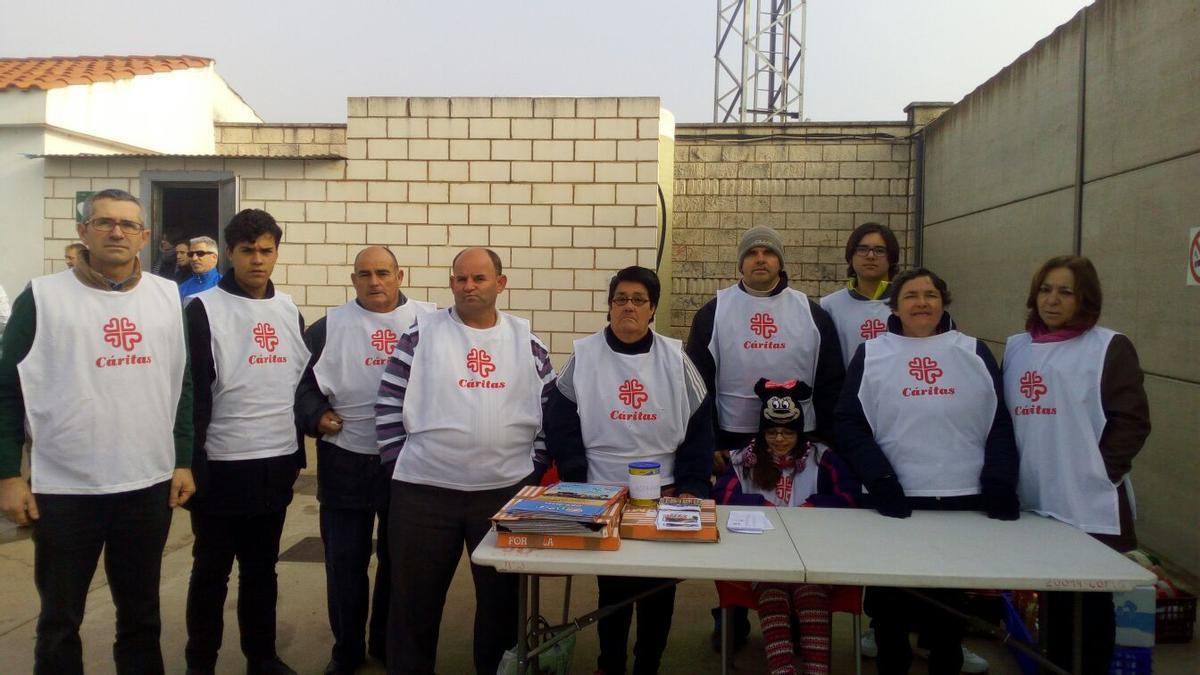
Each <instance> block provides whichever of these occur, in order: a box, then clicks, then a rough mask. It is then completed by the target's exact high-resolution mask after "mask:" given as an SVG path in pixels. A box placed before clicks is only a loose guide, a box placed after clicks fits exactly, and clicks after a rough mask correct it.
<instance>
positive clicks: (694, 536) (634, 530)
mask: <svg viewBox="0 0 1200 675" xmlns="http://www.w3.org/2000/svg"><path fill="white" fill-rule="evenodd" d="M655 514H656V509H655V508H654V507H653V506H634V505H633V504H628V505H626V506H625V512H624V513H623V514H621V527H620V531H621V536H622V537H624V538H626V539H647V540H650V541H698V542H709V543H712V542H716V541H719V540H720V539H721V531H720V530H719V529H718V528H717V503H716V502H715V501H713V500H711V499H703V500H701V502H700V529H699V530H695V531H692V532H687V531H680V530H660V529H658V527H657V526H656V525H655V524H654V519H655Z"/></svg>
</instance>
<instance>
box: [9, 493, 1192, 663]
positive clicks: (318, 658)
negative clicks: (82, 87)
mask: <svg viewBox="0 0 1200 675" xmlns="http://www.w3.org/2000/svg"><path fill="white" fill-rule="evenodd" d="M297 488H298V491H297V495H296V499H295V501H294V502H293V503H292V506H291V508H290V509H289V512H288V517H287V523H286V525H285V528H284V532H283V541H282V546H281V550H283V551H285V552H286V551H288V550H289V549H291V548H292V547H293V546H295V545H296V544H298V543H300V542H302V541H304V540H305V539H307V538H310V537H316V536H317V502H316V496H315V494H316V491H315V485H314V479H313V477H312V476H301V478H300V481H299V482H298V484H297ZM191 543H192V535H191V532H190V529H189V526H188V518H187V515H186V513H184V512H179V513H177V514H176V516H175V519H174V521H173V522H172V525H171V534H170V537H169V539H168V542H167V548H166V551H165V552H164V554H163V571H162V618H163V635H162V646H163V654H164V656H165V658H166V663H167V672H168V673H182V672H183V671H184V658H183V647H184V643H185V641H186V637H187V636H186V630H185V627H184V603H185V599H186V596H187V583H188V574H189V573H190V571H191V566H192V561H191ZM301 548H306V547H301ZM310 550H311V549H310ZM235 569H236V567H235ZM278 572H279V590H280V598H279V630H278V649H279V654H280V656H281V657H282V658H283V659H284V660H285V661H286V662H287V663H289V664H290V665H291V666H292V667H293V668H295V669H296V670H297V671H298V672H300V673H305V674H308V673H320V672H321V671H322V668H323V667H324V665H325V663H326V661H327V660H328V658H329V649H330V647H331V645H332V638H331V636H330V633H329V627H328V623H327V619H326V614H325V573H324V566H323V565H322V564H320V563H319V562H288V561H281V562H280V563H279V567H278ZM235 576H236V572H235ZM0 580H2V581H0V607H2V608H3V610H0V672H2V673H5V674H9V673H28V672H31V671H32V667H33V640H34V628H35V624H36V621H37V614H38V597H37V593H36V591H35V590H34V586H33V543H32V541H31V540H30V538H29V530H28V529H26V528H17V527H15V526H13V525H12V524H11V523H8V522H7V521H3V524H2V525H0ZM236 588H237V584H236V579H231V581H230V589H231V590H230V594H229V599H228V601H227V603H226V611H225V640H224V648H223V649H222V651H221V658H220V661H219V663H218V667H217V672H219V673H240V672H244V669H245V662H244V660H243V659H242V657H241V653H240V651H239V649H238V633H237V618H236V614H235V612H236V602H237V593H236ZM562 588H563V580H562V579H550V580H547V581H546V582H545V583H544V584H543V613H544V614H546V615H547V617H548V618H550V619H552V620H556V619H558V618H561V615H560V612H561V608H562ZM715 598H716V595H715V591H714V589H713V585H712V583H711V582H702V581H687V582H684V583H683V584H681V585H680V587H679V591H678V595H677V599H676V606H675V618H674V623H673V625H672V630H671V641H670V645H669V646H668V648H667V652H666V654H665V655H664V658H663V672H667V673H696V674H701V673H718V672H720V661H719V658H718V656H717V655H716V654H714V653H713V652H712V651H711V650H710V648H709V643H708V637H709V631H710V630H711V629H712V620H711V617H710V616H709V608H710V607H712V606H713V605H714V603H715ZM595 599H596V583H595V578H593V577H576V578H575V582H574V588H573V590H572V594H571V613H572V616H578V615H581V614H584V613H587V612H589V611H591V610H593V609H595ZM473 612H474V601H473V595H472V589H471V581H470V573H469V571H468V570H467V556H466V553H465V552H464V555H463V558H462V561H461V563H460V566H459V570H458V574H457V576H456V577H455V581H454V585H453V586H452V588H451V591H450V597H449V599H448V601H447V604H446V612H445V615H444V616H443V620H442V630H441V644H440V646H439V649H438V671H439V672H441V673H468V672H471V669H472V667H471V625H472V616H473ZM752 621H754V623H755V630H754V633H753V635H752V636H751V641H750V644H749V645H747V646H746V648H745V649H744V650H743V651H742V652H740V653H739V654H738V655H737V656H736V659H735V662H734V665H735V668H736V670H737V671H738V672H743V673H760V672H765V658H764V657H763V653H762V641H761V637H760V635H759V633H758V627H757V621H756V620H752ZM114 626H115V617H114V611H113V604H112V600H111V598H110V596H109V591H108V588H107V584H106V581H105V579H104V572H103V566H101V568H100V570H98V571H97V574H96V578H95V579H94V580H93V582H92V587H91V593H90V595H89V597H88V609H87V616H86V618H85V620H84V624H83V630H82V635H83V649H84V661H85V664H86V668H87V672H88V673H97V674H99V673H110V672H113V664H112V657H111V644H112V640H113V635H114ZM833 631H834V648H833V672H835V673H853V672H854V664H853V643H852V642H851V635H852V629H851V623H850V618H849V616H848V615H845V614H838V615H835V618H834V626H833ZM968 644H969V646H970V647H971V649H974V650H975V651H976V652H978V653H979V654H981V655H983V656H984V657H985V658H987V659H988V660H989V661H990V662H991V664H992V667H991V670H990V672H991V673H994V674H997V675H1000V674H1007V673H1014V674H1015V673H1019V670H1018V669H1017V667H1016V664H1015V662H1014V661H1013V659H1012V657H1010V656H1009V655H1008V653H1007V651H1006V650H1005V649H1004V647H1002V646H1001V645H999V644H998V643H995V642H990V641H987V640H983V639H976V638H971V639H969V640H968ZM1198 645H1200V643H1197V642H1193V643H1191V644H1188V645H1163V646H1160V647H1157V648H1155V650H1154V670H1155V672H1156V673H1163V674H1171V673H1194V672H1200V646H1198ZM631 646H632V645H631ZM597 649H598V648H597V639H596V631H595V628H594V627H593V628H588V629H585V630H584V631H583V632H581V633H580V634H579V637H578V642H577V645H576V649H575V656H574V661H573V664H574V665H573V668H572V672H573V673H591V672H592V671H593V670H594V668H595V662H596V661H595V659H596V653H597ZM919 664H920V662H918V665H917V666H916V667H914V669H913V670H914V672H923V670H924V669H923V668H922V667H920V665H919ZM631 665H632V664H631ZM382 672H384V671H383V667H382V666H381V665H380V664H377V663H368V665H366V666H364V667H363V668H362V669H360V670H359V673H360V674H362V673H382ZM863 672H864V673H866V674H868V675H873V674H874V673H875V668H874V664H873V662H872V661H870V660H867V661H865V662H864V667H863Z"/></svg>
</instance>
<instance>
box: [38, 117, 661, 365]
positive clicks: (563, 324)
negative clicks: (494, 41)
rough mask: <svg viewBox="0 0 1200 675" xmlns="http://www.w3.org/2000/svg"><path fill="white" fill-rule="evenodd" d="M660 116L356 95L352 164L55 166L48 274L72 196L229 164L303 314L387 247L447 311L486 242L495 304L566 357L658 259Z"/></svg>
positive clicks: (99, 161)
mask: <svg viewBox="0 0 1200 675" xmlns="http://www.w3.org/2000/svg"><path fill="white" fill-rule="evenodd" d="M659 116H660V110H659V100H658V99H657V98H578V99H576V98H352V99H350V101H349V116H348V124H347V125H346V127H345V156H346V158H347V159H345V160H312V159H309V160H303V159H283V158H279V159H271V158H269V157H267V158H263V159H233V158H219V157H218V158H169V157H164V158H149V159H115V158H114V159H103V158H76V159H55V158H50V159H47V160H46V176H47V181H46V193H45V194H46V203H45V204H46V205H45V213H46V221H45V222H46V247H45V258H46V269H47V271H51V270H54V269H61V267H62V263H61V262H60V261H61V258H62V246H63V245H65V244H67V243H69V242H70V241H73V240H74V238H75V224H74V219H73V212H72V209H73V207H74V201H73V199H74V195H75V191H76V190H93V189H100V188H103V187H119V188H122V189H126V190H129V191H130V192H132V193H134V194H137V193H138V192H139V189H140V185H139V182H140V181H139V175H140V172H141V171H143V170H164V171H165V170H171V171H180V170H196V171H232V172H234V173H235V174H237V175H238V176H239V177H240V178H241V203H240V207H241V208H261V209H265V210H267V211H269V212H271V213H272V214H273V215H274V216H275V218H276V219H277V220H278V221H279V222H280V224H281V226H282V227H283V230H284V237H283V244H282V246H281V247H280V258H279V263H278V266H277V267H276V272H275V274H274V276H273V278H274V280H275V283H276V284H277V285H278V286H279V287H280V289H281V290H283V291H285V292H287V293H289V294H291V295H292V296H293V298H295V300H296V303H297V304H298V305H300V307H301V311H302V312H303V313H304V315H305V318H306V320H308V321H310V322H311V321H313V320H315V319H317V318H319V317H321V316H323V315H324V313H325V310H326V309H327V308H328V307H331V306H334V305H338V304H341V303H343V302H346V301H347V300H348V299H351V298H353V297H354V291H353V288H352V287H351V286H350V273H351V270H352V265H353V261H354V256H355V254H356V253H357V252H358V251H359V250H360V249H361V248H363V247H364V246H366V245H368V244H384V245H387V246H389V247H391V249H392V251H393V252H394V253H395V254H396V257H397V258H398V259H399V261H400V265H401V267H402V269H403V270H404V272H405V280H404V284H403V287H404V292H405V293H406V294H408V295H409V296H411V297H414V298H417V299H428V300H432V301H435V302H437V303H438V304H439V305H440V306H446V305H448V304H450V303H451V302H452V298H451V296H450V292H449V290H448V288H447V284H448V280H449V268H450V260H451V258H452V257H453V255H454V254H455V253H457V252H458V251H459V250H461V249H462V248H464V247H467V246H489V247H491V248H493V249H494V250H496V252H497V253H498V254H499V255H500V258H501V260H502V261H503V263H504V266H505V270H504V271H505V274H507V276H508V290H507V292H505V293H504V294H502V295H501V296H500V300H499V304H500V306H501V308H502V309H506V310H508V311H511V312H512V313H514V314H517V315H520V316H524V317H526V318H528V319H530V320H531V321H532V323H533V329H534V331H535V332H536V333H537V334H538V335H539V336H540V337H541V338H542V339H543V340H544V341H545V342H546V344H547V345H548V346H549V347H550V349H551V352H552V356H553V358H554V360H555V362H556V363H557V364H561V363H562V362H563V361H564V360H565V358H566V356H567V355H568V354H569V353H570V352H571V348H572V344H571V343H572V341H573V340H574V339H576V338H579V337H582V336H584V335H586V334H588V333H591V332H593V331H595V330H597V329H599V328H601V327H602V326H603V325H604V324H605V322H606V320H605V310H606V290H607V284H608V279H609V277H610V276H611V275H612V273H613V272H614V271H616V270H617V269H620V268H621V267H625V266H627V265H632V264H642V265H646V266H649V267H653V266H654V262H655V254H656V247H657V243H658V242H657V233H658V229H657V219H658V215H657V208H658V207H657V173H658V159H659V157H658V152H659V141H658V133H659ZM219 129H220V133H221V138H222V139H226V138H230V136H229V134H231V133H232V134H234V137H235V138H243V137H244V135H245V132H247V131H248V132H249V133H250V139H251V144H252V145H253V144H254V141H255V138H256V137H255V135H254V134H256V133H257V134H259V135H258V137H257V139H258V140H259V141H262V142H263V143H261V144H259V145H262V144H266V147H267V150H268V152H270V151H271V149H272V148H275V147H276V145H275V144H276V143H279V144H282V145H290V144H289V143H287V142H286V140H287V139H288V138H297V139H298V138H300V134H301V133H302V132H305V131H306V130H308V131H312V132H313V138H314V143H315V139H316V136H317V133H318V132H319V131H321V130H322V129H326V130H328V131H329V132H330V134H331V136H330V138H331V139H333V138H336V134H337V133H338V132H339V131H340V127H338V126H336V125H335V126H328V127H322V126H317V127H314V126H311V125H288V126H285V127H281V126H279V125H248V126H246V125H221V126H220V127H219ZM269 129H282V130H283V131H284V132H289V130H290V131H295V132H296V134H297V135H296V136H294V137H289V136H287V135H286V133H285V134H284V135H278V136H277V135H264V132H265V131H267V130H269ZM223 145H224V146H228V145H231V144H223ZM236 145H237V147H238V150H237V151H238V152H239V153H243V152H245V154H261V153H256V152H250V151H252V150H256V149H257V148H256V147H246V148H243V147H242V145H241V144H240V143H237V144H236ZM318 145H320V144H318ZM332 145H335V144H333V143H331V147H332ZM312 147H313V146H312V145H306V146H304V148H303V150H304V152H306V153H307V152H313V150H312V149H311V148H312ZM221 149H222V151H228V147H222V148H221ZM668 159H669V158H668Z"/></svg>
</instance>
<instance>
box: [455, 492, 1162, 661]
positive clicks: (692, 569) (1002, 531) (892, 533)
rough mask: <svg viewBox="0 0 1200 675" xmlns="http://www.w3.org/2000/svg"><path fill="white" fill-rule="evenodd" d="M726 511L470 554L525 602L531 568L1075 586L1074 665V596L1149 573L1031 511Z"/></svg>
mask: <svg viewBox="0 0 1200 675" xmlns="http://www.w3.org/2000/svg"><path fill="white" fill-rule="evenodd" d="M731 510H748V509H747V508H746V507H726V506H718V507H717V520H718V525H719V527H720V528H721V541H720V543H718V544H697V543H681V542H650V541H637V540H629V539H626V540H622V542H621V548H620V550H618V551H611V552H606V551H565V550H532V549H500V548H496V546H495V536H494V534H489V535H488V536H487V537H485V538H484V540H483V542H482V543H480V545H479V546H478V547H477V548H476V549H475V550H474V551H473V552H472V553H471V559H472V560H473V561H474V562H475V563H476V564H479V565H487V566H490V567H495V568H496V569H498V570H499V571H501V572H515V573H520V574H521V575H522V583H521V589H522V591H521V607H522V608H525V607H527V601H528V584H527V577H528V576H529V575H533V576H536V575H544V574H605V575H607V574H611V575H620V576H634V577H656V578H664V579H714V580H719V579H737V580H744V581H777V582H794V583H800V582H807V583H816V584H831V585H861V586H900V587H917V588H964V589H975V588H982V589H1005V590H1038V591H1070V592H1075V593H1076V603H1075V607H1076V621H1075V630H1076V640H1075V645H1076V648H1077V653H1076V664H1075V671H1076V672H1078V671H1079V668H1080V666H1079V660H1078V659H1079V652H1078V649H1079V648H1080V647H1081V642H1082V641H1081V639H1079V638H1080V636H1079V630H1080V629H1079V626H1080V621H1079V616H1080V607H1081V602H1080V597H1081V596H1079V595H1078V594H1079V593H1082V592H1111V591H1122V590H1129V589H1131V588H1133V587H1135V586H1142V585H1147V584H1151V583H1153V582H1154V575H1153V574H1152V573H1150V572H1149V571H1148V570H1145V569H1143V568H1142V567H1140V566H1138V565H1137V564H1135V563H1133V562H1132V561H1130V560H1128V559H1127V558H1125V557H1124V556H1122V555H1121V554H1119V553H1116V552H1115V551H1113V550H1112V549H1110V548H1108V547H1107V546H1104V545H1103V544H1101V543H1099V542H1098V541H1096V540H1095V539H1093V538H1092V537H1090V536H1088V535H1087V534H1085V533H1083V532H1081V531H1080V530H1077V529H1076V528H1074V527H1071V526H1069V525H1065V524H1063V523H1060V522H1058V521H1055V520H1052V519H1050V518H1043V517H1041V516H1037V515H1034V514H1032V513H1022V514H1021V518H1020V519H1019V520H1016V521H1000V520H992V519H989V518H988V517H987V516H985V515H984V514H982V513H977V512H969V511H937V512H934V511H916V512H914V513H913V515H912V516H911V517H909V518H905V519H896V518H886V517H884V516H881V515H879V514H877V513H876V512H875V511H872V510H867V509H799V508H785V509H775V508H773V507H763V508H759V509H757V510H760V511H763V512H764V513H766V514H767V517H768V518H769V519H770V520H771V522H772V523H773V524H774V525H775V529H774V530H769V531H767V532H766V533H765V534H762V535H748V534H737V533H731V532H728V531H727V530H726V527H725V524H726V521H727V519H728V514H729V511H731ZM522 611H524V610H522ZM526 630H527V626H526V622H525V620H524V617H522V618H521V625H520V628H519V634H520V636H521V638H520V639H519V640H518V644H517V646H518V656H519V657H520V659H521V662H522V663H524V661H525V656H526V641H525V636H526ZM723 660H724V659H723Z"/></svg>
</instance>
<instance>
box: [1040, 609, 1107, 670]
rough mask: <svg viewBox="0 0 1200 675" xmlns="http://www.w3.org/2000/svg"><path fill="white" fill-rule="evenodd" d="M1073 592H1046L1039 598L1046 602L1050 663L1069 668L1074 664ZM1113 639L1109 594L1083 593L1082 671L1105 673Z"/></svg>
mask: <svg viewBox="0 0 1200 675" xmlns="http://www.w3.org/2000/svg"><path fill="white" fill-rule="evenodd" d="M1074 595H1075V594H1074V593H1064V592H1049V593H1046V594H1044V595H1043V596H1042V598H1043V600H1042V601H1043V602H1045V603H1046V612H1047V617H1046V621H1047V623H1048V626H1047V628H1048V629H1049V631H1050V635H1049V637H1050V642H1049V644H1048V645H1047V651H1049V656H1050V660H1051V661H1052V662H1054V664H1055V665H1057V666H1060V667H1062V668H1065V669H1067V670H1070V669H1071V666H1072V663H1073V661H1074V653H1075V652H1074V649H1073V648H1074V645H1075V636H1074V634H1073V633H1072V626H1074V625H1075V598H1074ZM1116 638H1117V623H1116V613H1115V611H1114V610H1113V599H1112V593H1084V594H1083V654H1082V656H1083V672H1085V673H1108V668H1109V665H1110V664H1111V662H1112V656H1113V647H1114V643H1115V642H1116Z"/></svg>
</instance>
